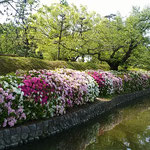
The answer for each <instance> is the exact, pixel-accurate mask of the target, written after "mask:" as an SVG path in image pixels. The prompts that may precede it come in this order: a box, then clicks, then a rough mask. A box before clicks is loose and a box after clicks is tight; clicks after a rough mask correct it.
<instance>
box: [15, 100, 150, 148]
mask: <svg viewBox="0 0 150 150" xmlns="http://www.w3.org/2000/svg"><path fill="white" fill-rule="evenodd" d="M148 107H150V102H148V101H145V102H144V103H141V104H136V105H133V106H130V107H128V108H125V109H121V110H119V109H118V110H117V111H115V113H113V114H110V115H107V116H106V117H105V118H99V119H96V120H93V121H91V122H89V123H88V124H85V125H81V126H78V127H75V128H72V129H70V130H68V131H64V132H63V133H61V134H58V135H55V136H53V137H50V138H48V139H43V140H41V141H37V142H34V143H31V144H27V145H25V146H22V147H21V148H20V147H19V148H18V150H20V149H22V150H85V149H86V150H107V149H108V150H113V149H114V150H117V149H119V150H123V149H127V148H129V147H130V148H131V149H132V150H135V149H136V150H141V149H142V150H149V149H150V147H149V148H148V142H149V140H150V136H149V135H150V126H148V125H150V117H149V116H150V110H148ZM16 150H17V149H16Z"/></svg>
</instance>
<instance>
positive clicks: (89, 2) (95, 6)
mask: <svg viewBox="0 0 150 150" xmlns="http://www.w3.org/2000/svg"><path fill="white" fill-rule="evenodd" d="M40 1H41V3H42V4H46V5H50V4H51V3H59V2H60V0H40ZM67 2H68V3H69V4H71V3H74V4H75V5H77V6H80V4H82V5H85V6H87V8H88V10H90V11H96V12H97V13H99V14H100V15H101V16H105V15H109V14H111V13H113V14H116V13H117V12H120V13H121V16H122V17H126V16H128V15H129V13H130V12H131V10H132V7H133V6H138V7H140V8H144V7H146V6H149V7H150V0H67ZM0 10H2V6H0ZM5 19H6V16H2V15H0V23H3V22H4V20H5Z"/></svg>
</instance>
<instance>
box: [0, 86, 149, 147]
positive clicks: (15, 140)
mask: <svg viewBox="0 0 150 150" xmlns="http://www.w3.org/2000/svg"><path fill="white" fill-rule="evenodd" d="M146 95H149V96H150V89H147V90H144V91H139V92H134V93H131V94H125V95H121V96H118V97H116V98H114V99H112V100H111V101H106V102H102V101H98V100H97V101H95V102H94V103H93V104H90V105H87V106H85V107H81V109H78V110H76V111H73V112H70V113H68V114H65V115H63V116H59V117H54V118H51V119H49V120H46V121H40V122H37V123H32V124H28V125H21V126H18V127H13V128H8V129H1V130H0V150H3V149H9V148H11V147H15V146H18V145H20V144H24V143H28V142H31V141H33V140H38V139H40V138H45V137H48V136H50V135H53V134H56V133H59V132H61V131H63V130H66V129H69V128H71V127H73V126H75V125H79V124H81V123H84V122H86V121H88V120H90V119H92V118H94V117H96V116H99V115H101V114H103V113H104V112H106V111H109V110H110V109H112V108H115V107H116V106H120V105H121V104H124V103H126V102H131V101H133V100H136V99H137V98H139V97H142V96H146Z"/></svg>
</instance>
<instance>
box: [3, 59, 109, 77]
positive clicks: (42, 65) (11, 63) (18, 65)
mask: <svg viewBox="0 0 150 150" xmlns="http://www.w3.org/2000/svg"><path fill="white" fill-rule="evenodd" d="M56 68H70V69H74V70H87V69H94V70H97V69H103V70H109V67H108V65H106V64H95V63H91V62H86V63H84V62H66V61H48V60H42V59H38V58H25V57H8V56H0V75H6V74H8V73H11V72H16V71H17V70H18V69H21V70H27V71H29V70H32V69H36V70H38V69H48V70H49V69H56Z"/></svg>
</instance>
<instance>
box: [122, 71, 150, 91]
mask: <svg viewBox="0 0 150 150" xmlns="http://www.w3.org/2000/svg"><path fill="white" fill-rule="evenodd" d="M122 79H123V85H124V92H126V93H127V92H133V91H139V90H143V89H146V88H148V87H150V76H149V74H148V73H142V72H135V71H134V72H131V71H130V72H126V73H123V75H122Z"/></svg>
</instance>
